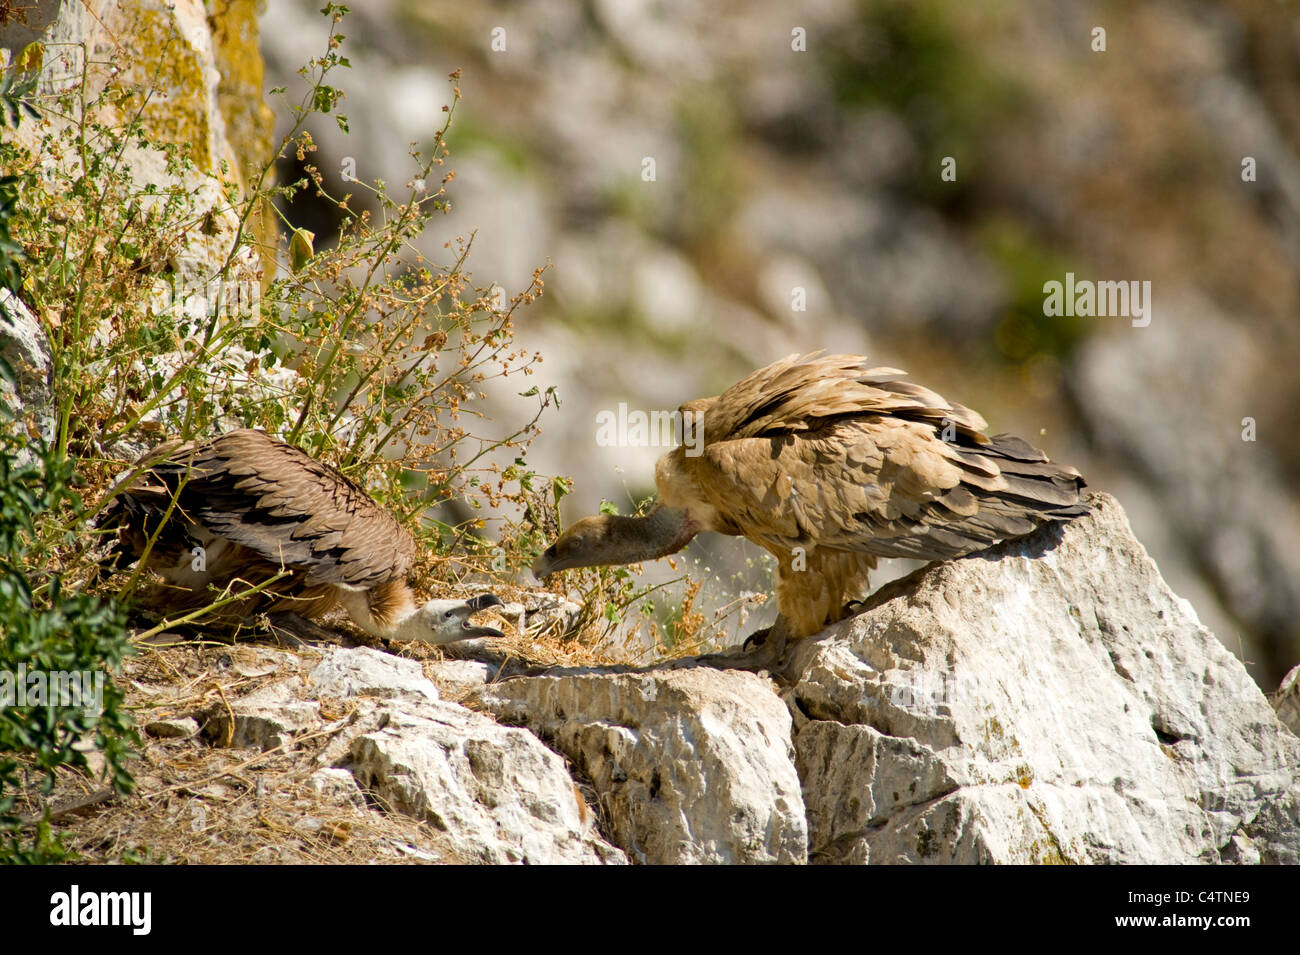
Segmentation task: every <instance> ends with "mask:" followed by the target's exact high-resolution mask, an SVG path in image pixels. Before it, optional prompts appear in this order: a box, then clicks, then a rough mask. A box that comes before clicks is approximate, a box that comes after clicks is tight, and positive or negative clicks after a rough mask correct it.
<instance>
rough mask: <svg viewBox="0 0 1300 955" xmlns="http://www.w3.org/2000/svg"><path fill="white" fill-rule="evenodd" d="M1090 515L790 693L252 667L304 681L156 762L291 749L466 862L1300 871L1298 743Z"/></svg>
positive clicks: (1117, 532)
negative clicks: (207, 750) (186, 751)
mask: <svg viewBox="0 0 1300 955" xmlns="http://www.w3.org/2000/svg"><path fill="white" fill-rule="evenodd" d="M1091 503H1092V506H1093V513H1092V514H1091V515H1090V516H1088V517H1086V518H1083V519H1079V520H1076V521H1073V522H1071V523H1070V524H1067V525H1059V526H1049V527H1046V528H1044V529H1042V530H1040V531H1039V532H1038V533H1036V534H1034V535H1032V536H1030V537H1027V538H1023V539H1021V540H1017V541H1013V542H1009V543H1006V544H1003V545H1000V546H998V547H995V548H992V549H990V550H988V551H985V552H982V553H980V554H976V555H973V556H971V557H968V558H965V559H962V560H957V561H951V562H948V563H943V564H934V565H930V566H928V567H926V568H924V569H923V570H921V571H918V572H917V573H915V574H913V575H911V576H910V577H908V578H905V579H903V580H900V581H896V582H894V583H892V584H890V585H888V586H886V587H885V588H883V589H882V590H881V591H880V592H878V593H877V594H875V595H874V596H873V597H872V598H871V599H870V601H869V602H868V606H867V608H866V609H865V610H864V611H863V612H862V613H860V614H859V615H857V616H856V617H853V618H852V619H849V620H846V621H844V622H842V623H840V624H838V625H836V626H834V627H831V628H829V629H828V630H826V631H825V632H824V633H822V634H820V635H818V636H816V637H814V638H810V639H808V640H805V641H802V642H801V643H799V644H798V645H796V647H795V648H794V650H793V652H792V653H791V655H790V657H789V659H788V665H787V666H786V668H785V670H784V673H783V674H782V679H781V681H780V682H777V681H774V680H772V679H770V678H768V676H767V675H754V674H750V673H741V672H727V671H718V670H714V669H711V668H709V667H704V666H700V665H698V664H695V663H694V661H692V660H689V659H688V660H682V661H675V662H674V663H672V664H670V665H667V666H661V667H658V668H649V669H642V670H632V669H629V668H626V667H618V668H611V669H583V670H562V669H556V670H551V671H548V672H544V673H542V674H540V675H533V676H522V677H513V678H506V679H502V680H500V681H494V670H493V668H492V667H491V666H488V665H483V666H481V667H480V668H478V669H476V670H472V671H470V675H469V677H468V678H469V679H470V681H471V682H472V681H473V680H475V679H478V680H482V681H483V682H481V683H480V684H479V685H478V686H477V687H475V688H471V689H470V690H469V692H468V693H466V685H465V684H466V679H467V675H466V672H465V668H464V665H463V664H464V661H448V662H445V663H429V664H426V667H425V670H424V671H423V672H422V671H421V667H420V665H419V664H417V663H416V662H414V661H411V660H404V659H401V658H399V657H395V656H393V655H390V654H386V653H382V652H379V651H376V650H370V649H365V648H357V649H339V648H329V649H325V650H323V651H321V652H320V654H319V656H318V655H317V654H315V653H309V654H308V655H306V656H298V655H295V654H285V653H281V652H279V651H271V650H259V651H258V653H259V654H260V655H261V657H262V658H263V660H264V662H265V661H271V662H270V663H269V664H268V665H267V666H265V667H264V668H263V670H262V671H261V672H263V673H265V672H267V671H268V670H270V669H274V667H276V666H282V665H283V664H284V663H285V662H286V661H288V663H289V664H290V665H292V666H293V667H295V668H296V669H297V671H298V673H299V675H297V676H295V677H292V678H290V679H283V678H273V679H268V680H265V681H262V682H260V683H259V684H258V685H257V687H256V689H253V690H252V691H247V690H246V691H245V693H244V695H243V696H240V697H236V698H231V699H225V698H223V700H222V701H221V702H220V703H219V704H216V705H212V706H210V707H208V708H207V709H206V710H203V711H197V712H194V713H181V712H176V713H173V714H172V715H173V716H176V717H186V716H189V717H193V718H195V720H196V723H195V725H198V724H199V723H201V724H202V726H203V728H204V729H203V735H204V738H205V739H206V741H207V742H206V743H204V744H200V743H199V742H198V741H197V740H194V739H190V740H163V739H160V740H159V741H158V742H157V743H155V744H152V745H154V746H155V747H160V748H165V747H168V746H171V747H196V746H197V747H205V746H209V747H210V746H212V745H215V746H216V747H218V748H229V747H236V748H242V749H246V750H253V751H254V752H256V751H258V750H265V751H269V750H273V749H275V748H277V747H279V748H280V749H279V751H280V752H281V753H286V754H288V758H289V761H290V765H291V768H289V769H286V768H284V767H281V769H280V770H279V771H278V775H277V777H276V778H284V774H285V773H289V774H290V775H293V776H294V777H295V778H302V779H307V780H310V781H311V784H312V786H313V787H314V788H315V790H316V792H317V793H320V794H324V795H323V796H322V798H325V799H338V800H344V801H350V802H351V804H353V805H355V806H357V807H360V808H359V809H358V810H357V811H358V812H364V813H383V814H386V815H387V816H388V818H389V819H398V820H405V822H404V823H401V825H402V826H404V827H407V828H408V829H409V830H410V832H411V833H412V835H411V837H410V838H411V840H412V842H416V841H418V837H417V835H415V834H416V833H418V832H420V831H428V830H432V831H434V832H436V833H438V834H439V838H440V840H441V845H442V846H443V847H444V851H445V852H446V853H447V855H446V856H444V858H455V859H459V860H462V861H481V862H532V863H537V862H578V863H587V862H604V863H614V862H623V861H632V862H640V863H682V862H693V863H760V862H768V863H801V862H805V861H806V862H813V863H902V862H908V863H973V862H980V863H1033V862H1038V863H1103V862H1105V863H1114V862H1120V863H1138V862H1142V863H1193V862H1209V863H1218V862H1238V863H1250V862H1281V863H1295V862H1300V738H1297V737H1296V736H1295V735H1294V734H1293V733H1292V732H1291V731H1290V730H1288V729H1287V728H1286V726H1284V725H1283V724H1282V722H1281V721H1280V720H1279V719H1278V717H1277V715H1276V714H1275V713H1274V711H1273V709H1272V707H1270V705H1269V703H1268V701H1267V700H1266V699H1265V697H1264V695H1263V694H1262V693H1261V692H1260V691H1259V689H1258V688H1257V687H1256V686H1255V684H1254V682H1253V681H1252V680H1251V678H1250V676H1249V675H1248V674H1247V673H1246V671H1245V669H1244V667H1243V666H1242V665H1241V663H1240V662H1239V661H1238V660H1237V659H1236V658H1235V657H1234V656H1233V655H1232V654H1230V653H1228V652H1227V651H1226V650H1225V649H1224V648H1223V647H1222V646H1221V645H1220V644H1219V641H1218V640H1217V639H1215V637H1214V635H1213V634H1211V633H1210V632H1209V631H1208V630H1206V629H1205V628H1204V627H1203V626H1202V625H1201V624H1200V622H1199V621H1198V620H1197V617H1196V614H1195V612H1194V611H1193V610H1192V608H1191V606H1190V605H1189V604H1188V603H1187V602H1186V601H1185V600H1182V599H1180V598H1179V597H1177V596H1176V595H1174V594H1173V593H1172V592H1171V591H1170V590H1169V588H1168V587H1167V586H1166V584H1165V583H1164V581H1163V580H1162V578H1161V576H1160V573H1159V571H1158V569H1157V568H1156V566H1155V564H1154V563H1153V562H1152V560H1151V558H1150V557H1149V556H1148V555H1147V553H1146V551H1145V550H1144V549H1143V547H1142V545H1141V544H1140V543H1138V541H1137V540H1136V539H1135V538H1134V537H1133V534H1132V531H1131V530H1130V528H1129V526H1128V522H1127V520H1126V519H1125V517H1124V514H1123V511H1122V510H1121V508H1120V506H1119V504H1118V503H1117V502H1116V501H1115V500H1114V499H1112V498H1110V497H1108V496H1105V495H1094V496H1093V497H1092V499H1091ZM252 672H257V671H252ZM280 672H283V670H281V671H280ZM456 698H459V699H460V700H461V702H453V699H456ZM159 732H161V731H159ZM202 798H203V797H202V796H201V795H198V796H195V799H196V800H200V801H201V799H202Z"/></svg>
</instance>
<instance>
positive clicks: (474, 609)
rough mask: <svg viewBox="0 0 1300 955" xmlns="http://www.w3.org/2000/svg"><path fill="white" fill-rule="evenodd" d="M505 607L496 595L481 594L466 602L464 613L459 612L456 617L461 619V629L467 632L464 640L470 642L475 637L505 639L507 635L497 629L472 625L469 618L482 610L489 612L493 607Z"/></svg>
mask: <svg viewBox="0 0 1300 955" xmlns="http://www.w3.org/2000/svg"><path fill="white" fill-rule="evenodd" d="M504 605H505V601H503V600H502V599H501V598H500V597H498V596H497V595H496V594H479V595H478V596H477V597H471V598H470V599H469V600H466V601H465V602H464V608H465V609H464V611H463V612H462V611H460V610H458V611H457V612H456V616H458V617H460V618H461V624H460V628H461V630H463V631H465V635H464V636H463V637H461V638H460V639H462V640H469V639H471V638H473V637H504V636H505V634H504V633H502V632H501V631H500V630H498V629H496V628H495V627H481V626H478V625H476V624H471V623H470V622H469V618H470V617H471V616H473V615H474V614H476V613H478V612H479V611H481V610H488V609H489V608H491V607H501V606H504Z"/></svg>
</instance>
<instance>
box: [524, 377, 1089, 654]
mask: <svg viewBox="0 0 1300 955" xmlns="http://www.w3.org/2000/svg"><path fill="white" fill-rule="evenodd" d="M681 411H682V413H683V415H684V420H685V421H686V422H687V426H688V427H689V426H690V423H691V422H694V425H695V427H697V428H699V429H702V430H700V431H699V432H697V433H696V434H695V435H692V436H691V437H692V438H693V440H688V441H684V442H683V444H682V445H680V446H679V447H677V448H676V449H674V450H673V451H671V452H669V453H668V454H666V455H664V456H663V457H662V458H660V460H659V463H658V465H657V466H656V468H655V483H656V485H657V486H658V489H659V506H658V508H657V509H656V510H655V511H654V512H652V513H651V514H650V515H648V516H647V517H645V518H620V517H609V516H604V515H601V516H597V517H589V518H584V519H583V520H582V521H579V522H578V523H576V524H574V525H573V527H571V528H570V529H569V530H568V531H567V532H566V533H564V534H563V535H561V537H560V538H559V539H558V540H557V541H556V542H555V544H553V545H552V546H551V547H550V548H549V549H548V550H547V551H546V552H545V553H544V554H543V555H542V556H541V557H540V558H538V561H537V563H536V564H535V565H534V572H535V573H537V574H538V575H539V576H541V575H544V574H547V573H552V572H554V571H556V570H563V569H566V568H569V567H581V566H591V565H594V564H607V563H632V562H635V561H638V560H646V559H651V558H653V557H662V556H665V555H667V554H670V553H673V552H675V551H677V550H680V549H681V548H682V547H684V546H685V545H686V543H687V542H689V541H690V539H691V538H692V537H693V536H694V535H695V534H696V533H698V532H699V531H701V530H710V531H716V532H718V533H722V534H731V535H738V536H743V537H747V538H749V539H750V540H752V541H754V542H755V543H756V544H758V545H760V546H761V547H764V548H765V549H767V550H768V551H769V552H770V553H772V554H773V556H775V557H776V559H777V581H776V590H777V603H778V607H779V610H780V618H781V619H782V620H783V621H784V624H785V626H786V628H787V630H788V633H789V634H790V635H791V636H795V637H801V636H807V635H809V634H812V633H816V632H817V631H819V630H821V629H822V628H823V627H825V626H826V624H827V623H830V622H834V621H835V620H838V619H840V618H841V616H842V615H843V612H844V608H845V605H846V604H847V602H848V601H849V600H850V599H852V598H856V597H859V596H861V595H863V594H865V593H866V589H867V576H868V573H869V572H870V571H871V570H872V569H873V568H874V567H875V564H876V558H877V557H914V558H920V559H923V560H934V559H946V558H951V557H960V556H962V555H965V554H969V553H971V552H973V551H976V550H980V549H982V548H984V547H986V546H988V545H989V544H992V543H994V542H996V541H998V540H1002V539H1004V538H1010V537H1018V536H1020V535H1022V534H1027V533H1029V532H1030V531H1032V530H1034V528H1036V527H1037V526H1039V525H1040V524H1043V523H1045V522H1048V521H1053V520H1065V519H1069V518H1072V517H1076V516H1078V515H1080V514H1083V513H1086V507H1085V506H1084V505H1083V504H1082V503H1081V501H1080V497H1079V492H1080V489H1081V488H1082V487H1083V486H1084V482H1083V479H1082V478H1081V477H1080V476H1079V473H1078V472H1077V471H1075V470H1074V469H1073V468H1069V467H1064V466H1062V465H1058V464H1053V463H1051V462H1050V461H1048V460H1047V458H1046V456H1045V455H1043V454H1042V452H1040V451H1037V450H1035V449H1034V448H1032V447H1030V446H1029V445H1028V444H1026V443H1025V442H1024V441H1021V440H1020V439H1019V438H1015V437H1012V436H1010V435H997V436H995V437H991V438H990V437H988V436H987V435H986V434H984V429H985V428H986V427H987V425H986V423H985V422H984V419H983V418H981V417H980V416H979V415H978V414H976V413H975V412H973V411H971V410H970V409H969V408H966V407H963V406H962V405H959V404H955V403H952V402H949V401H947V400H945V399H944V398H942V397H941V396H939V395H937V394H935V393H934V392H933V391H930V390H929V389H928V388H924V387H922V386H920V385H917V384H914V383H912V382H910V381H906V380H904V373H903V372H901V371H898V370H897V369H892V368H871V367H869V366H868V365H867V364H866V362H865V360H864V359H862V358H860V357H858V356H854V355H829V356H803V357H800V356H793V355H792V356H790V357H789V358H786V359H783V360H782V361H778V362H774V363H773V364H771V365H768V366H767V367H765V368H761V369H759V370H758V371H755V372H753V373H752V374H750V375H748V376H747V377H745V378H744V379H742V380H741V381H739V382H737V383H736V384H735V385H733V386H732V387H731V388H728V389H727V390H726V391H725V392H724V393H723V394H721V395H719V396H717V397H713V398H703V399H700V400H698V401H692V402H688V403H687V404H685V405H682V407H681ZM692 451H698V452H699V453H692Z"/></svg>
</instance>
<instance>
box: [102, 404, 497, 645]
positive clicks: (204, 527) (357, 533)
mask: <svg viewBox="0 0 1300 955" xmlns="http://www.w3.org/2000/svg"><path fill="white" fill-rule="evenodd" d="M137 466H139V467H143V470H142V471H140V472H138V476H137V478H136V479H135V480H134V481H129V482H128V483H127V485H126V486H125V487H124V488H121V489H119V490H118V492H117V496H116V497H115V498H114V499H113V501H112V502H111V503H110V504H109V506H108V508H106V510H105V514H104V516H103V518H101V520H100V522H99V523H100V525H101V526H103V527H111V528H116V529H117V531H118V540H117V543H116V545H115V547H114V548H113V551H112V553H111V554H110V556H109V561H108V562H109V563H110V564H111V565H113V566H117V565H118V564H119V563H121V562H123V558H127V559H129V561H131V562H134V561H138V560H140V558H141V557H142V556H144V554H145V548H146V545H147V542H148V541H149V539H150V538H151V537H153V536H154V534H155V533H156V534H157V538H156V540H155V541H154V544H153V547H152V548H151V549H150V550H149V553H148V555H147V557H146V559H145V565H146V566H147V567H148V568H149V569H150V570H153V571H156V572H157V573H158V574H159V575H161V576H162V577H163V579H164V580H165V581H166V582H167V584H168V585H169V586H163V587H159V588H156V590H155V591H154V593H153V594H152V595H151V602H152V603H155V604H158V605H160V607H161V608H162V609H165V610H166V611H168V612H176V611H185V610H193V609H198V608H199V607H203V606H205V605H207V604H209V603H211V602H212V600H213V599H214V597H215V594H214V593H213V591H212V590H211V589H210V588H212V587H215V588H216V589H217V590H218V591H221V590H225V589H226V588H227V587H228V588H230V593H239V592H240V591H243V590H246V589H248V588H249V587H250V586H255V585H258V584H261V583H265V582H266V581H267V580H269V579H270V578H271V577H273V576H275V575H276V574H277V573H281V572H282V571H285V572H288V576H286V577H284V578H282V579H281V580H278V581H275V582H274V583H272V584H270V585H269V586H268V587H267V588H266V589H265V590H263V591H262V592H260V593H257V594H253V595H250V596H249V597H247V598H245V599H243V600H238V601H235V602H234V603H233V604H231V605H228V607H227V608H223V609H225V610H226V611H227V612H226V613H224V614H221V616H223V617H225V618H234V619H242V618H244V617H247V616H249V615H251V614H253V613H256V612H265V613H268V614H273V615H276V617H277V618H278V622H280V623H281V624H282V625H286V629H290V630H297V631H298V632H303V630H306V631H307V632H311V633H313V634H314V635H319V632H320V631H319V628H315V627H313V626H312V625H311V624H309V623H307V622H306V621H304V620H303V619H302V618H313V617H319V616H320V615H321V614H324V613H325V612H327V611H328V610H330V609H331V608H333V607H334V606H335V605H336V604H338V605H342V607H343V608H344V609H345V610H346V611H347V613H348V616H350V617H351V618H352V621H353V622H354V623H355V624H356V625H357V626H358V627H360V628H361V629H362V630H364V631H366V632H367V633H369V634H372V635H374V636H376V637H381V638H384V639H396V640H419V641H423V642H425V643H451V642H453V641H456V640H466V639H469V638H471V637H500V636H502V633H501V631H499V630H495V629H493V628H491V627H482V626H475V625H471V624H470V622H469V617H470V615H471V614H474V613H476V612H478V611H480V610H486V609H487V608H489V607H494V606H499V605H500V604H501V600H500V599H499V598H497V597H496V596H495V595H494V594H480V595H479V596H477V597H474V598H473V599H471V600H430V601H429V602H428V603H426V604H424V605H423V606H420V605H418V604H417V603H416V601H415V596H414V594H413V593H412V591H411V588H410V586H409V585H408V584H407V582H406V576H407V574H408V573H409V572H410V570H411V565H412V564H413V563H414V561H415V541H414V540H413V539H412V538H411V535H410V534H409V533H407V531H406V529H405V528H403V527H402V526H401V525H400V524H399V523H398V522H397V520H396V519H395V518H394V517H393V516H392V515H391V514H389V513H388V511H386V510H384V508H382V507H380V505H379V504H377V503H376V502H375V501H374V499H373V498H371V497H370V495H368V494H367V493H366V492H365V491H364V490H362V489H361V487H360V486H358V485H357V484H355V483H354V482H353V481H351V480H349V479H348V478H346V477H344V476H343V475H342V474H340V473H339V472H338V471H337V470H335V469H334V468H332V467H330V466H329V465H326V464H322V463H321V462H320V461H317V460H316V459H314V458H312V457H311V456H310V455H309V454H307V453H306V452H305V451H303V450H301V449H300V448H296V447H294V446H293V445H290V444H285V443H284V442H283V441H279V440H277V439H275V438H273V437H271V436H270V435H268V434H266V433H265V432H264V431H255V430H251V429H244V430H240V431H231V432H228V433H227V434H223V435H221V436H220V437H217V438H213V439H212V440H211V441H203V442H194V443H190V444H182V443H181V442H179V441H171V442H167V443H165V444H162V445H159V446H158V447H157V448H155V449H154V450H153V451H151V452H149V453H148V454H146V455H145V456H144V457H142V458H141V459H140V460H139V461H138V462H137ZM141 479H143V480H141ZM173 502H174V503H173ZM169 511H170V513H169ZM160 525H161V530H159V527H160ZM218 613H220V611H218ZM273 619H274V618H273ZM304 625H305V626H304Z"/></svg>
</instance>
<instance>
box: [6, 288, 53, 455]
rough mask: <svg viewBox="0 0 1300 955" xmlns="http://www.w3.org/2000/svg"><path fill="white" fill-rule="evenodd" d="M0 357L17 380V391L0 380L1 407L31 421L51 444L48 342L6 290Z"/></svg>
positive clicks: (15, 297) (15, 298)
mask: <svg viewBox="0 0 1300 955" xmlns="http://www.w3.org/2000/svg"><path fill="white" fill-rule="evenodd" d="M0 355H2V356H3V357H4V360H5V361H6V362H8V363H9V367H10V368H12V369H13V370H14V373H15V376H16V377H17V379H18V381H17V387H16V388H15V387H13V386H11V385H10V384H9V382H7V381H5V380H4V379H0V405H3V406H5V407H6V408H8V410H9V412H10V413H11V414H13V415H14V417H16V418H21V417H24V416H26V417H29V418H30V419H31V421H32V425H33V427H35V428H36V430H37V431H38V432H39V433H40V435H41V437H42V438H43V439H44V440H45V441H47V442H48V441H52V440H53V439H54V398H53V394H52V392H51V390H50V345H49V340H48V339H47V338H46V335H45V329H43V328H42V327H41V323H40V322H38V321H37V320H36V316H35V315H33V314H32V313H31V310H30V309H29V308H28V307H27V306H26V305H25V304H24V303H23V301H22V299H20V298H18V296H16V295H14V294H13V292H11V291H9V290H8V289H4V288H0Z"/></svg>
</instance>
